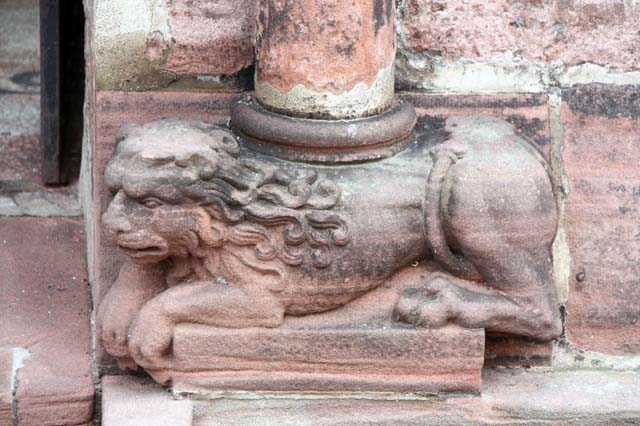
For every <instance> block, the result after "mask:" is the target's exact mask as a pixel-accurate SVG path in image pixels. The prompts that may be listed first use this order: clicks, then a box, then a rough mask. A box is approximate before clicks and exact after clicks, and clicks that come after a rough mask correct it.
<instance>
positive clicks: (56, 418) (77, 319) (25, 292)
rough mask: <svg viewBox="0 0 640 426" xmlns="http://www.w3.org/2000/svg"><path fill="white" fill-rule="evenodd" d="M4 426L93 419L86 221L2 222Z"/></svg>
mask: <svg viewBox="0 0 640 426" xmlns="http://www.w3.org/2000/svg"><path fill="white" fill-rule="evenodd" d="M0 259H2V260H0V277H1V278H0V426H54V425H55V426H71V425H82V424H86V423H88V422H90V421H91V420H92V418H93V393H94V387H93V377H92V372H91V354H90V325H89V310H90V307H89V296H88V293H89V286H88V282H87V276H86V271H87V267H86V262H85V236H84V226H83V221H82V218H78V217H76V218H66V217H55V218H29V217H19V218H0Z"/></svg>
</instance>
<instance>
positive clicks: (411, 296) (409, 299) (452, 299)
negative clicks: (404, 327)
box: [394, 278, 460, 328]
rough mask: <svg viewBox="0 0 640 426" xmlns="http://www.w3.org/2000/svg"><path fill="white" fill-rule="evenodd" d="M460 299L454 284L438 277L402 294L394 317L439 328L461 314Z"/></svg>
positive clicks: (398, 319) (406, 321)
mask: <svg viewBox="0 0 640 426" xmlns="http://www.w3.org/2000/svg"><path fill="white" fill-rule="evenodd" d="M459 309H460V299H459V295H458V294H457V292H456V291H455V289H454V288H453V287H452V285H451V284H450V283H449V282H448V281H447V280H445V279H442V278H436V279H433V280H431V281H429V282H428V283H426V284H425V285H424V286H420V287H411V288H408V289H406V290H405V291H404V292H403V293H402V294H401V295H400V299H399V300H398V303H397V304H396V307H395V310H394V319H395V320H396V321H399V322H404V323H407V324H413V325H415V326H416V327H426V328H439V327H444V326H445V325H447V323H448V322H449V321H450V320H452V319H455V318H456V317H457V316H458V314H459Z"/></svg>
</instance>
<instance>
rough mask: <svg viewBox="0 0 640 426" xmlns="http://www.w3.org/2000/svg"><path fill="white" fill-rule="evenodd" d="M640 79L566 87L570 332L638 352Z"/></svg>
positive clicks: (601, 346)
mask: <svg viewBox="0 0 640 426" xmlns="http://www.w3.org/2000/svg"><path fill="white" fill-rule="evenodd" d="M638 90H640V87H637V86H622V87H605V86H586V87H581V88H576V89H571V90H567V91H565V92H564V94H563V101H564V102H563V107H562V120H563V123H564V127H565V129H564V132H565V140H564V162H565V168H566V172H567V175H568V178H569V183H570V188H571V192H570V196H569V198H568V200H567V203H566V213H565V215H566V217H565V227H566V232H567V240H568V243H569V247H570V251H571V277H570V295H569V302H568V305H567V333H568V336H569V339H570V341H571V342H572V343H574V344H575V345H577V346H579V347H580V348H582V349H585V350H592V351H599V352H605V353H609V354H620V355H622V354H640V280H639V278H638V277H639V276H640V143H639V141H640V106H639V105H638V102H637V94H638Z"/></svg>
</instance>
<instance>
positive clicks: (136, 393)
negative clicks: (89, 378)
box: [102, 376, 193, 426]
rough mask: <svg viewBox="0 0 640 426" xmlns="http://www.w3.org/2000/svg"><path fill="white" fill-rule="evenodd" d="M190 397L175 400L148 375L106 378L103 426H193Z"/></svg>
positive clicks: (104, 379) (103, 399)
mask: <svg viewBox="0 0 640 426" xmlns="http://www.w3.org/2000/svg"><path fill="white" fill-rule="evenodd" d="M192 411H193V409H192V406H191V401H189V400H181V401H178V400H172V399H171V396H170V395H169V394H168V393H167V392H166V391H165V390H164V389H162V388H161V387H160V386H158V385H156V384H155V383H151V382H149V381H148V380H146V379H144V378H137V377H130V376H104V377H103V378H102V424H103V426H146V425H149V426H191V425H192Z"/></svg>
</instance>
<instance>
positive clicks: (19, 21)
mask: <svg viewBox="0 0 640 426" xmlns="http://www.w3.org/2000/svg"><path fill="white" fill-rule="evenodd" d="M38 27H39V22H38V1H37V0H4V1H3V2H2V4H0V28H2V30H1V31H0V69H3V68H6V67H26V68H28V69H37V68H39V64H38V60H39V44H38V37H37V36H34V35H35V34H37V33H38ZM0 87H1V86H0ZM1 103H2V102H0V104H1ZM0 115H1V114H0ZM0 128H2V127H0Z"/></svg>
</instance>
